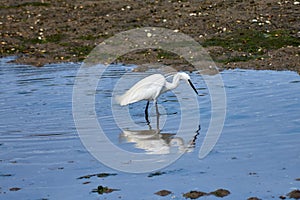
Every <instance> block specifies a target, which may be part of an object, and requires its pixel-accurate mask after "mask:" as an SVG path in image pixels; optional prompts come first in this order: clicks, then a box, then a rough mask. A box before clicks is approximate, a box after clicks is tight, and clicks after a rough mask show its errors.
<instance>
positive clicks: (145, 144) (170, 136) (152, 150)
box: [120, 115, 201, 154]
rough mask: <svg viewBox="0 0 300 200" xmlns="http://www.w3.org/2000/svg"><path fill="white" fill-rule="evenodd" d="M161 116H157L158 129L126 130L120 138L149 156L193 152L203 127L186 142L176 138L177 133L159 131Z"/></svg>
mask: <svg viewBox="0 0 300 200" xmlns="http://www.w3.org/2000/svg"><path fill="white" fill-rule="evenodd" d="M159 116H160V115H156V120H157V127H156V129H152V127H151V125H149V129H147V130H130V129H124V130H123V132H122V133H121V134H120V138H121V139H122V140H123V141H126V142H128V143H134V146H135V148H138V149H142V150H144V151H145V152H146V153H147V154H170V153H174V151H175V152H178V153H185V152H192V151H193V149H194V147H195V144H196V140H197V137H198V135H199V134H200V129H201V126H200V125H199V128H198V130H196V131H195V134H194V135H193V138H191V140H190V141H184V139H183V138H181V137H178V136H176V133H162V132H161V130H160V129H159ZM176 148H177V149H176ZM175 149H176V150H175Z"/></svg>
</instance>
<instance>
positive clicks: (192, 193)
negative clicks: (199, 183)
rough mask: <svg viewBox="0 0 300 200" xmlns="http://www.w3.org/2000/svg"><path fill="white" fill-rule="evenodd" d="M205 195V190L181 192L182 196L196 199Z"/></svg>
mask: <svg viewBox="0 0 300 200" xmlns="http://www.w3.org/2000/svg"><path fill="white" fill-rule="evenodd" d="M206 195H207V193H206V192H201V191H190V192H187V193H185V194H183V197H185V198H190V199H197V198H199V197H202V196H206Z"/></svg>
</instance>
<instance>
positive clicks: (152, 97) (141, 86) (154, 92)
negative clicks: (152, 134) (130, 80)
mask: <svg viewBox="0 0 300 200" xmlns="http://www.w3.org/2000/svg"><path fill="white" fill-rule="evenodd" d="M190 79H191V78H190V76H189V75H188V74H187V73H184V72H178V73H177V74H175V75H174V77H173V81H172V83H169V82H168V81H167V80H166V78H165V77H164V76H163V75H162V74H153V75H150V76H148V77H146V78H144V79H142V80H140V81H139V82H137V83H136V84H135V85H134V86H132V87H131V88H130V89H129V90H128V91H127V92H125V94H123V95H121V96H117V98H116V100H117V102H118V103H119V104H120V105H121V106H125V105H128V104H131V103H135V102H138V101H141V100H147V104H146V108H145V119H146V121H147V123H148V124H149V119H148V107H149V101H153V102H154V104H155V105H156V112H157V113H158V108H157V98H158V97H159V95H161V94H162V93H164V92H167V91H169V90H172V89H174V88H176V87H177V86H178V85H179V82H180V80H185V81H186V82H187V83H188V84H189V85H190V86H191V87H192V88H193V90H194V91H195V92H196V94H197V95H198V92H197V90H196V88H195V87H194V85H193V84H192V82H191V80H190Z"/></svg>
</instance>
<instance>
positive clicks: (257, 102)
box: [0, 58, 300, 199]
mask: <svg viewBox="0 0 300 200" xmlns="http://www.w3.org/2000/svg"><path fill="white" fill-rule="evenodd" d="M11 59H13V58H2V59H1V60H0V83H1V84H0V85H1V89H0V94H1V99H0V116H1V118H0V199H102V196H100V195H99V194H97V193H92V192H91V191H92V190H93V189H94V188H97V186H98V185H103V186H108V187H110V188H116V189H120V191H115V192H112V193H110V194H104V198H107V199H118V198H121V199H170V198H172V199H184V198H183V197H182V194H183V193H185V192H189V191H190V190H200V191H204V192H211V191H214V190H216V189H218V188H225V189H227V190H229V191H230V192H231V194H230V195H229V196H228V197H224V199H247V198H249V197H251V196H257V197H259V198H261V199H273V197H275V199H276V198H278V197H279V196H280V195H286V194H287V193H288V192H290V191H291V190H293V189H296V188H300V182H299V181H296V180H295V179H296V178H300V174H299V166H300V147H299V141H300V92H299V91H300V77H299V75H298V74H296V73H294V72H290V71H282V72H277V71H254V70H225V71H223V72H222V73H221V75H222V78H223V81H224V85H225V90H226V95H227V112H226V121H225V125H224V129H223V132H222V135H221V138H220V139H219V141H218V143H217V145H216V146H215V147H214V149H213V151H212V152H211V153H210V154H209V155H208V156H207V157H206V158H204V159H202V160H200V159H198V151H199V148H200V146H201V143H202V142H203V138H204V134H205V133H206V131H207V127H208V124H209V120H210V96H209V95H208V94H209V92H208V91H207V89H205V85H204V82H203V80H202V79H201V77H200V76H197V75H195V74H191V76H192V80H193V83H194V84H195V85H196V88H197V89H198V91H199V92H200V93H201V94H202V96H201V97H199V102H200V103H199V107H200V113H201V130H200V131H199V135H198V137H197V140H196V146H195V149H194V150H193V151H192V152H190V153H186V154H185V155H183V156H182V157H181V158H180V159H179V160H177V161H176V162H175V163H173V164H171V165H170V166H168V167H166V168H164V169H162V170H160V171H161V172H162V174H161V175H160V176H152V177H148V175H149V173H143V174H130V173H123V172H119V171H116V170H114V169H110V168H108V167H106V166H104V165H103V164H101V163H100V162H99V161H97V160H96V159H95V158H94V157H93V156H91V155H90V154H89V153H88V151H87V150H86V149H85V147H84V146H83V144H82V143H81V141H80V138H79V136H78V134H77V131H76V128H75V125H74V121H73V116H72V90H73V84H74V80H75V77H76V73H77V70H78V68H79V66H80V65H79V64H72V63H69V64H52V65H48V66H45V67H43V68H35V67H31V66H22V65H15V64H11V63H7V62H8V61H9V60H11ZM111 69H112V70H111V71H109V72H107V74H105V81H103V83H107V84H104V85H103V84H99V87H98V88H97V91H96V102H97V103H96V113H97V116H98V117H99V123H101V126H103V128H104V129H105V131H107V132H110V133H111V134H109V135H108V138H109V139H110V140H111V141H112V142H113V143H114V144H115V145H117V146H119V147H120V148H123V149H125V150H128V151H133V152H148V153H155V151H154V150H153V149H151V148H150V149H149V148H148V149H147V148H146V147H148V146H147V145H146V146H145V145H141V144H140V145H139V143H138V142H137V141H136V140H133V139H131V140H130V142H127V141H128V138H127V137H126V135H124V134H123V135H122V132H123V131H122V130H121V129H120V128H118V126H116V125H115V124H114V122H113V118H112V117H111V111H110V108H109V107H108V106H105V105H107V104H110V102H108V101H111V100H110V97H111V89H112V87H113V85H114V84H115V83H116V81H117V79H116V77H118V76H121V75H122V74H124V73H125V72H126V70H130V67H125V66H118V65H116V66H112V68H111ZM187 100H188V99H187ZM159 103H160V104H161V105H163V106H164V108H163V109H164V110H162V111H163V112H165V113H164V114H163V115H162V116H161V120H162V121H164V119H165V118H166V116H168V117H170V119H171V120H169V121H168V120H167V122H166V124H164V125H163V124H161V127H160V128H162V133H170V134H173V133H176V130H177V126H178V121H177V120H178V116H179V114H180V110H179V109H177V104H178V103H177V100H176V98H175V96H174V94H173V93H171V92H169V93H165V94H164V95H162V96H161V98H160V99H159ZM144 106H145V102H140V103H137V104H134V105H131V106H129V110H130V113H131V115H132V119H133V120H134V121H135V122H136V123H137V124H138V125H139V126H141V127H143V128H144V129H145V130H147V129H148V130H149V127H148V126H147V124H146V123H145V120H144V115H143V109H144ZM161 109H162V108H161ZM151 116H152V120H153V121H155V118H154V113H153V110H152V114H151ZM153 126H154V127H155V125H153ZM127 128H129V129H130V127H127ZM152 128H153V127H152ZM197 128H198V127H197V126H192V127H191V131H192V132H193V133H196V131H197ZM153 129H154V128H153ZM127 131H128V130H127ZM142 135H143V134H142ZM165 136H169V137H171V138H172V137H174V136H170V135H167V134H165ZM164 147H165V146H164ZM153 151H154V152H153ZM103 172H106V173H117V175H116V176H109V177H105V178H98V177H96V176H93V177H91V178H89V179H78V178H79V177H81V176H85V175H89V174H95V173H103ZM11 188H20V190H18V191H10V189H11ZM162 189H167V190H170V191H172V192H173V194H171V195H170V196H168V197H159V196H157V195H155V194H154V193H155V192H157V191H159V190H162ZM202 198H203V199H216V197H213V196H207V197H202Z"/></svg>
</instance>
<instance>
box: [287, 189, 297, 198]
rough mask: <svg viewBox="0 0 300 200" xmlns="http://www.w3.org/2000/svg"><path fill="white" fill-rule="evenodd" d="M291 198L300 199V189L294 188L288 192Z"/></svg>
mask: <svg viewBox="0 0 300 200" xmlns="http://www.w3.org/2000/svg"><path fill="white" fill-rule="evenodd" d="M287 196H288V197H289V198H294V199H300V190H293V191H291V192H290V193H288V194H287Z"/></svg>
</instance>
